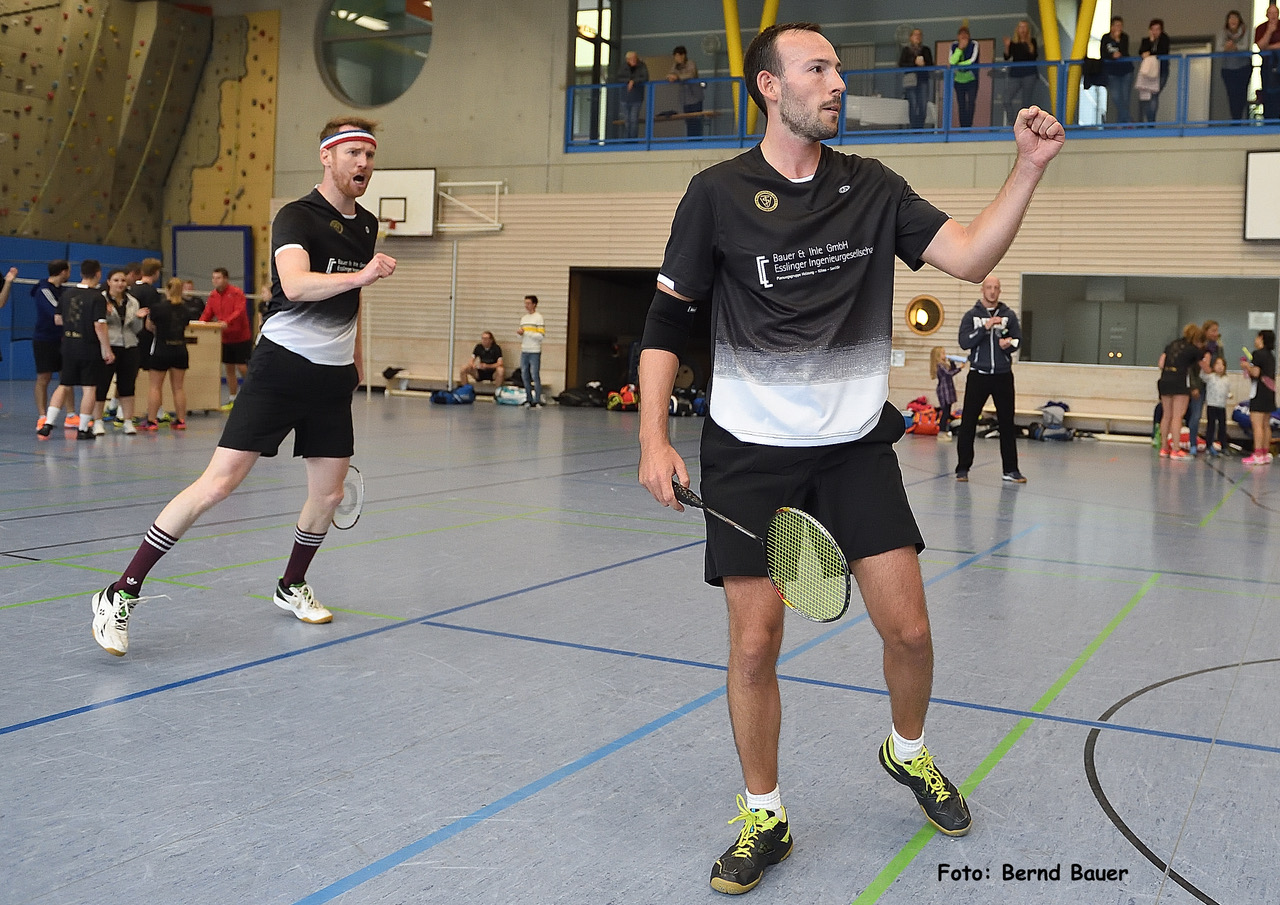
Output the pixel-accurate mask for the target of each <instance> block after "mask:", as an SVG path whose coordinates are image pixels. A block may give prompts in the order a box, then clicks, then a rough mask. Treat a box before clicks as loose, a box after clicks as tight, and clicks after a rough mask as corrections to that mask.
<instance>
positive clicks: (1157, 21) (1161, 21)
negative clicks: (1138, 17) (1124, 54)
mask: <svg viewBox="0 0 1280 905" xmlns="http://www.w3.org/2000/svg"><path fill="white" fill-rule="evenodd" d="M1152 25H1159V26H1160V30H1161V31H1164V19H1152V20H1151V21H1150V22H1148V23H1147V28H1150V27H1151V26H1152Z"/></svg>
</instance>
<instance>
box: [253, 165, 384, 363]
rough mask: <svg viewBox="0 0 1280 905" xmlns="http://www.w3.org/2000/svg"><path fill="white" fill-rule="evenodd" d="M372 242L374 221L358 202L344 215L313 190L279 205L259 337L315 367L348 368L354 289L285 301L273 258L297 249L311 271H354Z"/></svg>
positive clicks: (356, 303) (356, 308)
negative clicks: (308, 299) (268, 293)
mask: <svg viewBox="0 0 1280 905" xmlns="http://www.w3.org/2000/svg"><path fill="white" fill-rule="evenodd" d="M377 241H378V218H377V217H375V216H374V215H373V214H371V213H369V212H368V211H367V210H365V209H364V208H363V207H360V206H359V205H358V204H357V205H356V213H355V216H353V217H347V216H344V215H343V214H341V213H339V212H338V211H337V209H336V208H334V207H333V205H331V204H330V203H329V202H328V201H326V200H325V199H324V196H323V195H321V194H320V191H319V189H313V190H312V192H311V194H310V195H307V196H306V197H304V198H299V199H298V200H297V201H292V202H290V203H289V204H286V205H285V206H284V207H282V208H281V209H280V213H278V214H276V219H275V222H274V223H272V224H271V302H270V304H269V305H268V306H267V317H266V320H264V321H263V323H262V335H263V336H265V337H267V338H268V339H270V340H271V341H272V342H274V343H276V344H278V345H281V346H284V347H285V348H286V349H288V350H289V351H290V352H295V353H297V354H298V355H301V356H302V357H303V358H305V359H307V360H308V361H311V362H314V363H315V364H322V365H348V364H351V363H352V362H353V361H354V360H355V345H356V324H357V316H358V314H359V312H360V290H359V289H351V290H348V291H347V292H343V293H340V294H339V295H335V296H333V297H332V298H327V299H323V300H321V301H317V302H294V301H291V300H290V299H289V298H288V297H286V296H285V294H284V290H283V289H281V287H280V274H279V273H278V272H277V271H276V260H275V256H276V255H277V254H278V253H279V252H280V250H281V249H284V248H301V249H302V250H304V251H305V252H307V254H308V256H309V257H310V259H311V263H310V270H311V271H312V272H313V273H355V272H357V271H359V270H362V269H363V268H364V266H365V265H366V264H368V263H369V262H370V261H371V260H373V254H374V245H375V244H376V243H377Z"/></svg>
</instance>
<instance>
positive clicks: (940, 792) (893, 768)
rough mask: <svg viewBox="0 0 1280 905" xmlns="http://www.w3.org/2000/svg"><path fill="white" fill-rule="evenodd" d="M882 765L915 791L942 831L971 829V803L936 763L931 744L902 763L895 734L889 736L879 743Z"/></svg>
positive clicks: (961, 832)
mask: <svg viewBox="0 0 1280 905" xmlns="http://www.w3.org/2000/svg"><path fill="white" fill-rule="evenodd" d="M880 766H882V767H884V768H885V770H886V771H888V773H889V775H890V776H892V777H893V778H894V779H896V780H897V781H898V782H900V783H902V784H903V785H904V786H906V787H907V788H909V789H910V790H911V791H912V792H914V793H915V795H916V801H918V802H919V803H920V810H922V811H924V816H926V817H928V818H929V822H930V823H932V824H933V825H934V826H935V827H937V828H938V831H939V832H942V833H946V834H947V835H948V836H963V835H964V834H965V833H967V832H969V827H970V826H972V825H973V817H971V816H970V814H969V806H968V805H967V804H965V801H964V796H963V795H961V794H960V790H959V789H957V788H956V787H955V786H954V785H952V783H951V780H949V779H947V778H946V777H945V776H943V775H942V771H941V770H939V769H938V768H937V767H936V766H935V765H934V763H933V756H932V755H931V754H929V749H928V748H925V749H923V750H922V751H921V752H920V756H919V757H916V758H913V759H911V760H909V761H907V762H906V763H903V762H902V761H900V760H898V758H897V756H896V755H895V754H894V753H893V736H890V737H889V738H886V739H885V740H884V744H883V745H881V746H880Z"/></svg>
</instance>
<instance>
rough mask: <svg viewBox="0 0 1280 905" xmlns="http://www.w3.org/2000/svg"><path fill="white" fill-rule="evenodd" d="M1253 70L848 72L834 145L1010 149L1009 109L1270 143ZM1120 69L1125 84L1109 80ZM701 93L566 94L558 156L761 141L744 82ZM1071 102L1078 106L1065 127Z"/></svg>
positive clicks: (1209, 63) (1279, 113)
mask: <svg viewBox="0 0 1280 905" xmlns="http://www.w3.org/2000/svg"><path fill="white" fill-rule="evenodd" d="M1240 61H1244V62H1245V63H1246V64H1247V69H1248V78H1247V80H1246V79H1245V78H1243V77H1242V76H1240V75H1239V74H1234V75H1225V74H1224V71H1225V70H1228V69H1231V68H1233V67H1232V65H1231V64H1232V63H1237V62H1240ZM1261 61H1265V62H1267V63H1271V61H1270V60H1268V59H1266V57H1265V56H1263V55H1258V54H1247V53H1243V54H1187V55H1183V56H1169V57H1162V58H1161V86H1160V89H1159V91H1158V92H1155V93H1154V95H1152V96H1147V92H1145V91H1140V90H1139V89H1138V87H1136V86H1135V85H1134V80H1135V77H1136V75H1137V70H1138V67H1139V64H1140V63H1141V62H1142V61H1141V59H1139V58H1137V57H1134V58H1129V59H1124V60H1117V61H1108V64H1106V67H1105V68H1103V66H1101V65H1100V64H1099V61H1097V60H1073V61H1066V62H1054V63H987V64H983V65H980V66H974V67H968V69H967V71H969V72H972V73H973V74H974V75H975V76H976V78H975V79H974V80H973V82H972V83H971V84H972V85H973V86H974V87H972V88H961V89H960V92H957V84H956V81H955V77H956V75H957V74H958V73H959V72H963V71H966V70H960V69H957V68H955V67H950V66H932V67H920V68H917V69H897V68H891V69H860V70H851V71H848V72H845V73H844V78H845V84H846V86H847V90H846V92H845V95H844V99H843V107H842V109H841V116H840V124H839V130H838V132H837V134H836V136H835V137H834V138H833V139H831V143H832V144H837V145H841V144H865V143H871V142H877V143H884V142H945V141H993V140H1007V139H1008V137H1009V130H1010V128H1011V127H1012V122H1013V117H1014V115H1015V114H1016V112H1017V110H1018V109H1019V108H1021V107H1024V106H1027V105H1028V104H1032V103H1033V104H1038V105H1039V106H1041V107H1043V108H1045V109H1048V110H1052V111H1053V112H1054V114H1055V115H1056V116H1057V117H1058V118H1059V119H1060V120H1062V122H1063V123H1064V125H1066V126H1067V129H1068V131H1069V132H1071V133H1072V134H1073V135H1077V136H1079V137H1099V138H1104V137H1133V136H1134V135H1142V134H1150V135H1165V136H1168V135H1222V134H1239V130H1240V129H1242V128H1248V129H1251V130H1260V131H1262V132H1265V133H1276V132H1280V75H1278V76H1276V77H1275V79H1274V81H1275V84H1274V85H1272V84H1271V81H1272V80H1271V79H1268V85H1269V86H1270V87H1269V89H1268V91H1267V92H1264V91H1263V90H1262V89H1260V88H1259V87H1258V77H1259V70H1260V68H1261ZM1126 65H1127V66H1129V67H1131V70H1130V72H1129V73H1128V74H1127V75H1126V74H1123V73H1119V72H1116V71H1115V70H1116V69H1123V68H1124V67H1125V66H1126ZM1107 70H1110V72H1108V71H1107ZM1268 75H1269V73H1268ZM699 84H700V87H701V91H700V92H690V90H689V89H688V87H687V86H681V85H679V84H675V83H670V82H666V81H661V82H647V83H644V84H643V85H642V86H641V88H642V90H643V100H640V101H639V102H630V100H629V98H628V97H627V92H626V85H624V84H608V85H574V86H571V87H570V88H569V90H568V92H567V93H566V104H565V150H566V151H567V152H581V151H634V150H661V149H678V148H683V149H685V150H687V149H688V148H689V147H690V146H691V145H692V146H697V147H714V148H734V147H748V146H750V145H752V144H755V143H756V142H757V141H759V140H760V135H761V134H763V131H764V118H763V117H762V116H759V117H757V121H756V124H755V128H754V130H753V132H752V133H751V134H748V132H747V110H748V109H749V107H750V106H752V105H753V102H752V101H751V99H750V98H749V97H748V95H747V91H746V86H745V83H744V82H743V80H742V79H738V78H709V79H703V80H701V82H700V83H699ZM1242 93H1243V96H1242ZM699 94H700V95H701V98H700V100H698V99H697V98H698V95H699ZM961 94H964V95H965V97H963V98H962V97H961ZM1069 94H1073V95H1074V98H1075V105H1074V110H1073V115H1072V116H1071V117H1067V116H1066V111H1067V108H1068V104H1067V99H1068V95H1069ZM970 96H971V97H972V106H971V107H970V106H968V102H969V97H970ZM1268 99H1269V101H1270V103H1269V104H1268V103H1267V101H1268ZM1237 110H1238V111H1239V115H1238V116H1235V115H1233V114H1234V113H1236V112H1237ZM962 117H963V118H962Z"/></svg>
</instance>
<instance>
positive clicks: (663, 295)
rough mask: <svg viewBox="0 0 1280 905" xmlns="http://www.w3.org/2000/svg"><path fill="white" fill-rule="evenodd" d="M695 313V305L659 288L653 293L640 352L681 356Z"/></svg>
mask: <svg viewBox="0 0 1280 905" xmlns="http://www.w3.org/2000/svg"><path fill="white" fill-rule="evenodd" d="M697 311H698V303H697V302H686V301H685V300H684V299H678V298H676V297H675V296H674V295H671V294H670V293H667V292H663V291H662V290H661V289H658V290H656V291H655V292H654V293H653V302H652V303H651V304H650V305H649V316H648V317H647V318H645V322H644V336H643V337H642V338H641V340H640V348H641V349H662V350H664V351H667V352H670V353H671V354H673V355H677V356H678V355H680V353H681V352H683V351H684V347H685V345H686V344H687V343H688V341H689V331H690V330H691V329H692V328H693V316H694V315H695V314H696V313H697Z"/></svg>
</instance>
